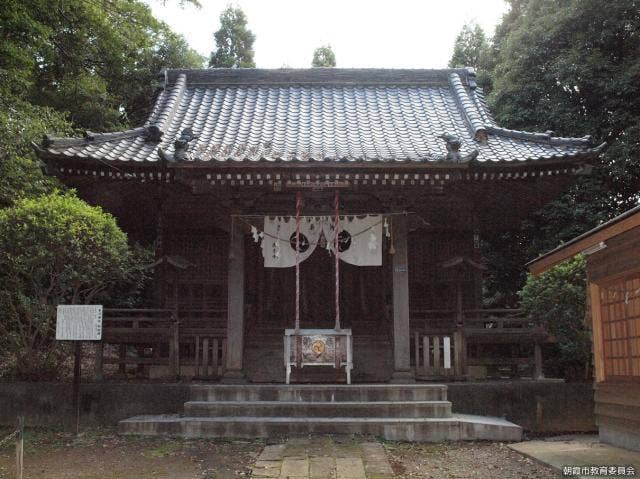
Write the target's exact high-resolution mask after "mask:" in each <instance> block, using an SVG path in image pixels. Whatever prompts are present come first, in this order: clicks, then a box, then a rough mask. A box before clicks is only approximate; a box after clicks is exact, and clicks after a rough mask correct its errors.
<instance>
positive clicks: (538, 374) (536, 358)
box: [533, 341, 544, 379]
mask: <svg viewBox="0 0 640 479" xmlns="http://www.w3.org/2000/svg"><path fill="white" fill-rule="evenodd" d="M533 379H544V372H543V370H542V347H541V346H540V343H539V342H538V341H536V342H535V344H534V345H533Z"/></svg>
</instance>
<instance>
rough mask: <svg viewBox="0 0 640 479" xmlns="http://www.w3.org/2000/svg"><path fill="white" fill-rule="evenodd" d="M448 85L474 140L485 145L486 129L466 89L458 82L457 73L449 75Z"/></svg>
mask: <svg viewBox="0 0 640 479" xmlns="http://www.w3.org/2000/svg"><path fill="white" fill-rule="evenodd" d="M474 77H475V74H474ZM449 84H450V85H451V89H452V90H453V93H454V96H455V99H456V103H457V104H458V106H459V107H460V109H461V110H462V113H463V116H464V118H465V120H466V122H467V124H468V125H469V127H470V128H471V131H472V132H473V136H474V138H475V139H476V140H478V141H479V142H480V143H486V142H487V129H486V127H485V124H484V121H483V119H482V115H480V114H479V113H478V111H477V108H476V105H475V102H474V101H472V99H471V97H470V96H469V94H468V93H467V90H466V88H465V87H464V85H463V84H462V81H461V80H460V76H459V75H458V74H457V73H452V74H450V75H449ZM473 84H474V85H475V80H474V81H473Z"/></svg>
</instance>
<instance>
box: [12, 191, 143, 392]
mask: <svg viewBox="0 0 640 479" xmlns="http://www.w3.org/2000/svg"><path fill="white" fill-rule="evenodd" d="M137 259H139V258H136V255H135V254H134V253H133V251H132V250H131V249H130V248H129V246H128V244H127V236H126V235H125V233H123V232H122V231H121V230H120V229H119V228H118V226H117V224H116V221H115V219H114V218H113V217H112V216H111V215H109V214H107V213H104V212H103V211H102V210H101V209H100V208H97V207H91V206H89V205H87V204H86V203H84V202H83V201H82V200H80V199H79V198H77V197H76V196H74V195H73V194H72V193H65V194H61V193H58V192H55V193H52V194H49V195H46V196H41V197H39V198H35V199H23V200H20V201H17V202H16V203H15V205H13V206H12V207H10V208H5V209H2V210H0V284H2V289H1V290H0V318H1V319H0V337H2V338H3V341H2V343H0V356H1V357H3V360H4V361H5V362H7V364H11V365H13V371H12V372H13V373H14V374H15V375H17V376H19V377H22V378H32V379H35V378H43V377H44V378H50V377H52V376H53V377H55V376H56V375H58V374H59V367H60V364H61V362H62V361H64V359H65V354H64V350H62V349H60V347H59V345H58V344H56V342H55V338H54V336H55V334H54V333H55V309H56V306H57V305H58V304H91V303H95V302H104V301H108V300H109V298H110V293H111V292H112V291H114V288H117V286H118V285H119V284H121V283H122V282H125V281H129V282H133V283H139V278H140V276H141V274H143V272H142V269H141V268H140V262H139V261H137ZM5 373H6V371H5Z"/></svg>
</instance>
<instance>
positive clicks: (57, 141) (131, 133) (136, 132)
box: [42, 126, 149, 148]
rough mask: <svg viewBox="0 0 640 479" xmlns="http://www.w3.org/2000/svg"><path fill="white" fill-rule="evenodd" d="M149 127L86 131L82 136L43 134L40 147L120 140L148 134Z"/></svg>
mask: <svg viewBox="0 0 640 479" xmlns="http://www.w3.org/2000/svg"><path fill="white" fill-rule="evenodd" d="M148 134H149V128H148V127H146V126H140V127H138V128H132V129H128V130H121V131H114V132H108V133H94V132H91V131H86V132H85V133H84V136H83V137H71V138H65V137H56V136H51V135H44V136H43V138H42V147H43V148H51V147H60V148H68V147H72V146H83V145H89V144H92V143H105V142H107V141H113V140H122V139H125V138H132V137H135V136H141V135H148Z"/></svg>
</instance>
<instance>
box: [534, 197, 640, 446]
mask: <svg viewBox="0 0 640 479" xmlns="http://www.w3.org/2000/svg"><path fill="white" fill-rule="evenodd" d="M578 253H583V254H585V255H586V259H587V280H588V289H589V292H588V294H589V301H590V308H589V310H590V316H591V326H592V329H593V354H594V363H595V401H596V422H597V424H598V428H599V432H600V438H601V439H602V440H603V441H606V442H609V443H611V444H615V445H618V446H622V447H627V448H629V449H636V450H640V206H638V207H635V208H633V209H631V210H629V211H627V212H626V213H624V214H622V215H620V216H617V217H615V218H613V219H612V220H611V221H608V222H607V223H604V224H602V225H600V226H598V227H597V228H594V229H592V230H591V231H588V232H587V233H585V234H583V235H581V236H578V237H577V238H575V239H573V240H571V241H569V242H567V243H565V244H563V245H562V246H560V247H558V248H556V249H554V250H552V251H550V252H548V253H547V254H545V255H543V256H541V257H539V258H537V259H536V260H535V261H532V262H531V263H529V268H530V270H531V272H532V273H533V274H539V273H541V272H543V271H546V270H548V269H549V268H552V267H553V266H554V265H557V264H558V263H561V262H563V261H565V260H567V259H570V258H573V257H574V256H575V255H576V254H578Z"/></svg>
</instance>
